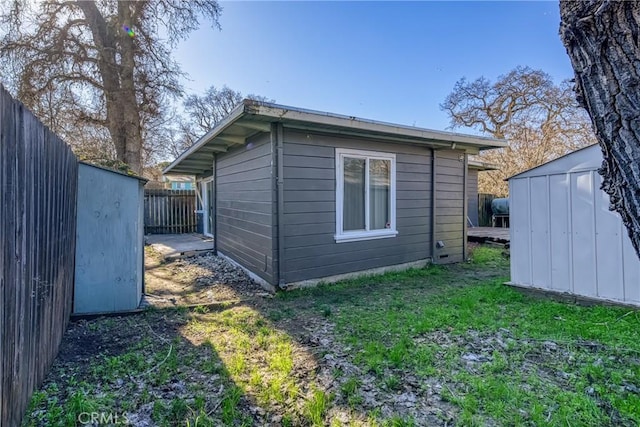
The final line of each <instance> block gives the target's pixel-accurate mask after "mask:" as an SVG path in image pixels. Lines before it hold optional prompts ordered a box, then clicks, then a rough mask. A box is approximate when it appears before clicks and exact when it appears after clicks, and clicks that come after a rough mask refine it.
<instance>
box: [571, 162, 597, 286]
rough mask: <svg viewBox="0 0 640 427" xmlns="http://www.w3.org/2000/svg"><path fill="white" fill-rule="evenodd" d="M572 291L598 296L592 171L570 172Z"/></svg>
mask: <svg viewBox="0 0 640 427" xmlns="http://www.w3.org/2000/svg"><path fill="white" fill-rule="evenodd" d="M570 200H571V225H572V233H571V246H572V252H573V258H572V259H571V260H570V262H571V263H572V264H573V292H575V293H577V294H580V295H585V296H590V297H596V296H598V287H597V283H596V262H597V259H596V251H595V247H596V239H595V237H596V236H595V234H596V233H595V209H594V203H593V181H592V179H591V171H589V172H578V173H572V174H571V198H570Z"/></svg>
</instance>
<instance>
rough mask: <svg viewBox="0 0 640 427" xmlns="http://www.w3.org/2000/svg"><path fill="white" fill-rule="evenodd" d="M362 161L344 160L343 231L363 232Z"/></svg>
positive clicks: (363, 164) (363, 161) (347, 158)
mask: <svg viewBox="0 0 640 427" xmlns="http://www.w3.org/2000/svg"><path fill="white" fill-rule="evenodd" d="M364 168H365V160H364V159H352V158H349V157H345V158H344V210H343V222H342V224H343V226H342V229H343V230H344V231H353V230H364V229H365V226H364V189H365V187H364V185H365V184H364V172H365V169H364Z"/></svg>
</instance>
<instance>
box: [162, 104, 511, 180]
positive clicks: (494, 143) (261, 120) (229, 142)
mask: <svg viewBox="0 0 640 427" xmlns="http://www.w3.org/2000/svg"><path fill="white" fill-rule="evenodd" d="M273 122H278V123H283V124H284V125H285V126H286V127H287V128H294V129H300V130H313V131H320V132H327V133H333V134H340V135H345V136H357V137H368V138H375V139H378V140H382V141H387V142H394V143H404V144H416V145H425V146H431V147H447V148H459V149H463V150H465V151H467V152H468V153H470V154H477V153H478V152H479V151H481V150H488V149H491V148H499V147H505V146H507V142H506V141H504V140H498V139H494V138H487V137H479V136H472V135H465V134H460V133H454V132H443V131H436V130H430V129H424V128H418V127H412V126H404V125H398V124H393V123H385V122H379V121H374V120H366V119H359V118H356V117H350V116H343V115H339V114H332V113H324V112H320V111H313V110H305V109H301V108H294V107H288V106H284V105H278V104H272V103H268V102H261V101H254V100H248V99H245V100H244V101H242V103H240V105H238V106H237V107H236V108H235V109H234V110H233V111H232V112H231V113H230V114H229V115H228V116H227V117H226V118H225V119H224V120H222V121H221V122H220V123H219V124H218V125H217V126H216V127H214V128H213V129H212V130H210V131H209V132H207V134H205V135H204V136H203V137H202V138H200V139H199V140H198V141H197V142H196V143H195V144H194V145H193V146H191V147H190V148H188V149H187V150H186V151H185V152H184V153H182V154H181V155H180V156H179V157H178V158H177V159H176V160H174V161H173V163H171V164H170V165H169V166H167V167H166V168H165V169H164V171H163V174H201V173H203V172H205V171H207V170H210V169H211V154H212V153H216V152H226V151H227V150H228V149H229V148H230V147H232V146H234V145H244V144H245V143H246V141H247V138H249V137H251V136H253V135H255V134H257V133H259V132H269V131H270V130H271V123H273Z"/></svg>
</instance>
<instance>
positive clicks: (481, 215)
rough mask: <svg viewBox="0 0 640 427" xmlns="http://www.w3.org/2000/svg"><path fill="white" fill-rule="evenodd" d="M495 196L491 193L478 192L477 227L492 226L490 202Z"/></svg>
mask: <svg viewBox="0 0 640 427" xmlns="http://www.w3.org/2000/svg"><path fill="white" fill-rule="evenodd" d="M496 197H497V196H495V195H493V194H487V193H480V194H478V227H492V222H491V216H492V215H493V213H492V212H491V202H492V201H493V199H495V198H496Z"/></svg>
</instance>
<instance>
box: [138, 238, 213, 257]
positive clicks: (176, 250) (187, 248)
mask: <svg viewBox="0 0 640 427" xmlns="http://www.w3.org/2000/svg"><path fill="white" fill-rule="evenodd" d="M145 241H146V242H147V243H148V244H150V245H151V247H153V249H155V250H157V251H158V252H160V253H161V254H162V256H164V258H165V259H168V258H179V257H181V256H190V255H195V254H197V253H198V252H206V251H212V250H213V238H211V237H207V236H204V235H202V234H197V233H188V234H149V235H146V236H145Z"/></svg>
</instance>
